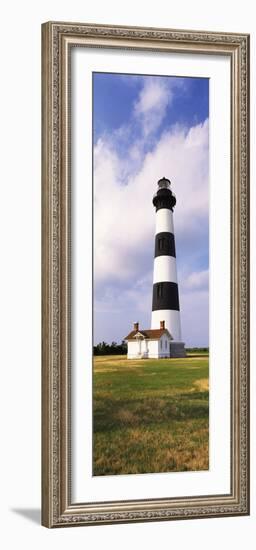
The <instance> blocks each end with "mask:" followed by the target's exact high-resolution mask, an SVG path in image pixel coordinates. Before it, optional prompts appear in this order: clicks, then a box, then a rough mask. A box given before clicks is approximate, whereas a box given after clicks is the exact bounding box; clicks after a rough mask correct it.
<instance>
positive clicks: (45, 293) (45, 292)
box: [41, 23, 52, 527]
mask: <svg viewBox="0 0 256 550" xmlns="http://www.w3.org/2000/svg"><path fill="white" fill-rule="evenodd" d="M41 30H42V65H41V71H42V72H41V78H42V81H41V89H42V105H41V109H42V113H41V116H42V118H41V123H42V127H41V135H42V159H41V160H42V173H41V174H42V175H41V200H42V203H41V216H42V271H41V276H42V313H41V315H42V344H41V345H42V367H41V368H42V373H41V376H42V421H41V422H42V435H41V439H42V452H41V456H42V470H41V483H42V517H41V519H42V525H44V526H45V527H51V525H52V519H51V518H52V490H51V479H52V467H51V458H50V457H51V453H52V446H51V440H52V435H51V415H50V410H51V391H52V390H51V388H52V384H51V379H50V374H51V326H52V323H51V303H50V299H51V284H52V277H51V255H52V232H51V215H52V205H51V188H52V186H51V159H52V151H51V121H52V115H51V113H52V101H51V88H52V78H51V49H52V45H51V26H50V25H49V24H48V23H45V24H43V25H42V27H41Z"/></svg>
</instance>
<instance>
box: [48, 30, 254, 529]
mask: <svg viewBox="0 0 256 550" xmlns="http://www.w3.org/2000/svg"><path fill="white" fill-rule="evenodd" d="M165 31H166V32H165ZM70 33H71V35H73V38H74V39H78V36H79V35H80V36H81V37H82V38H83V37H86V36H87V37H88V36H93V38H94V39H95V40H98V39H100V37H101V36H106V37H109V38H110V39H113V38H118V39H119V38H120V39H121V38H122V37H125V38H127V39H134V38H135V39H136V40H137V39H138V40H141V42H142V43H143V40H145V39H148V40H152V43H153V42H154V40H160V41H163V42H164V41H165V40H167V41H170V40H172V42H173V43H174V42H176V43H179V42H184V43H185V41H186V42H187V43H189V44H190V45H191V52H192V46H193V41H194V44H196V43H197V44H198V43H204V44H205V45H206V46H207V48H208V50H209V53H211V46H212V47H213V45H214V47H215V45H218V46H221V45H223V44H225V48H226V46H227V47H231V46H232V51H233V52H234V49H236V54H237V55H238V59H239V61H238V75H239V76H238V82H237V85H238V87H239V89H240V87H241V86H243V91H244V88H246V89H245V94H244V95H243V96H242V97H240V101H239V105H238V104H236V109H235V110H237V112H238V118H237V120H236V131H235V134H236V144H237V145H238V157H239V159H238V161H239V163H240V162H241V164H242V170H241V166H240V170H237V171H235V175H236V177H235V178H234V180H239V184H238V188H239V192H240V191H241V186H242V189H243V199H244V200H243V203H242V204H241V203H240V205H241V208H242V212H241V211H240V212H239V214H240V220H239V217H238V225H239V224H240V223H241V224H242V225H241V226H240V225H239V228H238V227H237V229H236V233H237V232H238V233H239V234H240V236H241V240H242V242H243V245H242V247H241V245H240V244H239V248H238V250H237V253H238V257H239V259H240V258H241V254H242V257H243V260H244V263H243V268H242V269H241V270H240V273H239V275H238V286H239V287H240V290H241V291H242V298H243V303H244V301H246V302H248V299H249V252H248V244H249V222H248V223H246V216H248V214H249V208H248V204H249V35H246V34H235V33H233V35H232V33H210V32H204V31H202V32H201V31H181V30H177V31H175V30H174V31H173V30H171V29H160V28H159V29H156V28H145V29H144V28H140V27H120V26H119V27H118V26H113V25H93V24H76V23H56V22H55V23H54V22H49V23H45V24H43V25H42V56H43V58H42V141H43V144H42V145H43V146H42V228H43V235H42V400H43V408H42V447H43V448H42V462H43V466H42V523H43V525H44V526H46V527H62V526H72V525H91V524H106V523H114V524H115V523H129V522H140V521H163V520H171V519H192V518H201V517H221V516H228V515H231V516H235V515H248V513H249V485H248V480H249V438H248V429H249V422H248V418H249V416H248V415H249V409H248V407H249V401H248V395H246V394H249V388H248V386H247V383H246V382H248V378H249V347H248V342H249V313H248V307H246V305H245V307H243V313H242V320H243V333H242V336H243V342H244V345H243V354H242V357H239V351H240V350H238V351H237V350H236V353H237V358H236V362H237V364H238V365H239V359H240V358H241V359H242V363H243V369H241V367H238V372H237V374H236V380H237V377H239V379H240V381H241V383H242V382H243V384H244V385H245V386H244V390H245V391H244V393H243V395H242V394H241V392H240V393H239V394H238V395H237V396H236V400H237V401H236V403H238V402H240V401H241V405H243V406H241V410H240V415H241V416H240V415H239V417H240V420H239V421H240V423H239V428H241V427H242V426H241V424H243V430H242V434H241V433H240V429H239V435H238V437H237V444H238V448H237V457H238V456H239V459H240V458H241V453H242V452H243V458H242V471H241V470H240V467H241V463H240V464H239V468H238V472H237V473H236V475H235V478H236V483H237V484H238V485H239V489H240V490H238V501H236V502H233V503H231V502H230V503H229V504H228V501H227V499H226V500H225V498H224V497H225V496H228V495H221V496H222V497H223V501H222V502H221V503H220V504H217V505H216V506H215V505H211V504H210V502H208V503H206V504H203V505H200V504H199V503H196V501H195V506H194V507H193V506H192V507H191V506H190V510H189V509H188V505H187V504H184V503H183V504H181V506H179V507H178V509H175V508H167V509H166V510H164V509H160V510H158V511H157V510H156V509H155V510H151V511H147V510H146V509H143V510H141V511H136V510H135V509H134V510H132V511H128V510H124V511H121V509H120V510H119V511H116V510H115V509H114V508H115V506H116V505H118V504H120V503H113V502H111V503H110V505H112V510H111V506H110V507H109V510H105V511H103V510H102V511H98V513H97V512H96V510H95V512H89V510H88V508H87V510H86V508H85V507H83V505H82V506H81V509H80V510H72V506H71V507H70V506H68V508H67V509H66V510H63V511H61V507H62V504H64V501H65V500H66V498H65V491H64V493H63V488H62V487H61V486H60V484H61V480H62V473H61V472H63V473H64V470H65V467H64V468H63V448H64V447H65V444H64V447H63V442H62V445H60V443H61V441H60V437H62V435H63V431H62V428H61V426H62V422H63V419H64V418H65V416H66V415H67V411H66V409H65V403H64V407H63V405H62V403H63V388H62V387H61V380H62V378H63V374H62V367H63V366H64V363H65V361H64V363H63V357H62V355H63V351H64V349H62V348H63V343H62V340H63V338H62V334H61V333H60V331H62V330H63V322H61V315H60V307H62V305H63V304H62V302H61V296H62V290H63V288H64V287H63V282H64V281H62V271H63V269H62V268H63V265H62V264H63V261H62V260H63V258H62V259H61V257H60V254H62V253H63V244H64V243H63V236H62V231H63V227H61V228H60V222H61V226H62V220H63V212H62V209H63V204H60V200H61V199H62V198H64V196H65V194H64V196H63V195H62V192H61V189H60V186H61V185H63V179H64V178H63V176H64V174H63V172H62V171H61V169H60V164H61V150H60V149H59V145H60V143H62V137H61V136H62V131H63V128H62V127H61V124H60V120H59V118H60V112H61V105H60V103H59V93H60V91H61V90H60V88H61V83H60V79H59V71H60V70H61V66H60V63H59V57H58V56H59V53H60V39H61V36H62V35H66V36H67V35H68V34H70ZM120 47H122V46H120ZM241 50H243V56H242V58H240V55H241ZM225 51H227V50H226V49H225ZM192 53H195V52H192ZM198 53H199V52H198ZM221 53H223V51H222V52H221V51H220V52H219V54H220V55H221ZM241 69H242V73H243V75H244V74H245V73H244V71H245V70H247V79H245V77H244V79H243V80H241ZM245 80H246V86H244V84H245ZM241 115H243V116H242V121H243V131H242V132H241V134H240V131H241V126H240V124H241V120H240V117H241ZM237 125H238V126H239V128H237ZM237 140H238V141H237ZM234 150H236V146H235V147H234ZM234 150H233V152H234ZM60 177H61V178H63V179H61V180H60ZM241 214H242V219H241ZM233 231H234V229H233ZM242 237H243V238H242ZM64 248H65V246H64ZM241 278H242V281H241ZM241 282H242V288H241ZM238 300H239V302H240V298H238ZM234 301H237V300H234ZM237 315H238V316H239V321H240V322H241V317H240V314H239V312H237ZM240 322H239V325H238V326H239V335H240V336H241V327H240ZM247 322H248V324H247ZM64 348H65V345H64ZM64 378H65V377H64ZM237 381H238V380H237ZM236 383H237V382H236ZM246 390H247V392H246ZM64 394H65V391H64ZM245 396H246V397H247V399H246V398H245ZM64 401H65V399H64ZM60 417H61V418H60ZM61 419H62V421H61ZM239 462H240V460H239ZM235 492H236V491H235ZM63 497H64V498H63ZM102 504H106V503H102ZM113 505H114V506H113ZM103 508H104V506H103Z"/></svg>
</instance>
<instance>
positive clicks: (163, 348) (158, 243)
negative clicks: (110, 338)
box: [124, 178, 186, 359]
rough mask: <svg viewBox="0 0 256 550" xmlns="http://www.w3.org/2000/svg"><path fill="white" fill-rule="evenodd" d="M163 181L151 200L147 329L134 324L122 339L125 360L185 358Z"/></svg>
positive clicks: (169, 205)
mask: <svg viewBox="0 0 256 550" xmlns="http://www.w3.org/2000/svg"><path fill="white" fill-rule="evenodd" d="M170 187H171V182H170V180H168V179H167V178H162V179H160V180H159V181H158V190H157V192H156V194H155V195H154V197H153V205H154V207H155V209H156V232H155V253H154V276H153V300H152V315H151V328H150V329H144V328H143V329H141V328H140V326H139V323H138V322H137V321H136V322H135V323H134V325H133V330H132V331H131V332H129V334H128V335H127V336H126V337H125V338H124V340H125V341H126V342H127V358H128V359H147V358H154V359H166V358H168V357H185V355H186V352H185V347H184V342H182V339H181V327H180V304H179V290H178V280H177V269H176V251H175V239H174V226H173V209H174V206H175V204H176V198H175V195H174V193H173V192H172V191H171V189H170Z"/></svg>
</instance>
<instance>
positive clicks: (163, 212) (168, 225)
mask: <svg viewBox="0 0 256 550" xmlns="http://www.w3.org/2000/svg"><path fill="white" fill-rule="evenodd" d="M163 232H168V233H173V234H174V226H173V215H172V211H171V210H169V208H160V210H157V212H156V234H157V233H163Z"/></svg>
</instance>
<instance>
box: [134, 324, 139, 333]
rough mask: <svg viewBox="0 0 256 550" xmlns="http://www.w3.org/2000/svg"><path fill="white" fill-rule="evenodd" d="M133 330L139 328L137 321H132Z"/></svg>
mask: <svg viewBox="0 0 256 550" xmlns="http://www.w3.org/2000/svg"><path fill="white" fill-rule="evenodd" d="M133 330H136V331H137V330H139V323H133Z"/></svg>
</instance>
